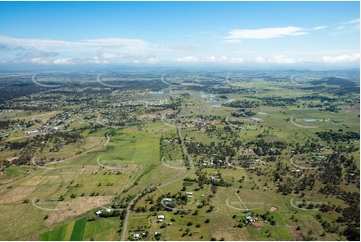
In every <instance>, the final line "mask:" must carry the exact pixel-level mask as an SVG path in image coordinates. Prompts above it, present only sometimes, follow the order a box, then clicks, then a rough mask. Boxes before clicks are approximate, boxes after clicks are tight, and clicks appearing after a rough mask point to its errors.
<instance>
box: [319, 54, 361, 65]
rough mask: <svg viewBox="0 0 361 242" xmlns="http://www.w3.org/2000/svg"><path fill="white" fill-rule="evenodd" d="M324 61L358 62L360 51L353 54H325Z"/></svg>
mask: <svg viewBox="0 0 361 242" xmlns="http://www.w3.org/2000/svg"><path fill="white" fill-rule="evenodd" d="M322 61H323V62H326V63H344V62H356V61H360V53H354V54H352V55H339V56H334V57H332V56H324V57H323V58H322Z"/></svg>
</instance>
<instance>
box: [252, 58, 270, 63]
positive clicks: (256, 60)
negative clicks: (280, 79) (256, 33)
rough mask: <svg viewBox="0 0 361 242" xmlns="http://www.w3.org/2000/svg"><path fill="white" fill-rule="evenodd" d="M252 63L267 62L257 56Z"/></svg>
mask: <svg viewBox="0 0 361 242" xmlns="http://www.w3.org/2000/svg"><path fill="white" fill-rule="evenodd" d="M254 61H255V62H257V63H266V62H267V61H266V60H265V59H264V58H263V57H262V56H258V57H257V58H256V59H255V60H254Z"/></svg>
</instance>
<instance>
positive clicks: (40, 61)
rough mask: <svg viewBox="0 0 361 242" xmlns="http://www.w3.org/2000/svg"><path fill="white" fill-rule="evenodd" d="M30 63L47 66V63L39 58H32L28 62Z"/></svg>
mask: <svg viewBox="0 0 361 242" xmlns="http://www.w3.org/2000/svg"><path fill="white" fill-rule="evenodd" d="M30 62H31V63H34V64H48V63H49V61H48V60H46V59H43V58H41V57H36V58H32V59H31V60H30Z"/></svg>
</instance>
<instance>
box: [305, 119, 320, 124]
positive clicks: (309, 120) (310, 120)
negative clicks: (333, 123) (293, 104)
mask: <svg viewBox="0 0 361 242" xmlns="http://www.w3.org/2000/svg"><path fill="white" fill-rule="evenodd" d="M304 121H305V122H307V123H309V122H317V119H312V118H311V119H304Z"/></svg>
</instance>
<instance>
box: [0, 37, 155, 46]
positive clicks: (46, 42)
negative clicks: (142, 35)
mask: <svg viewBox="0 0 361 242" xmlns="http://www.w3.org/2000/svg"><path fill="white" fill-rule="evenodd" d="M0 44H1V45H8V46H23V47H24V46H25V47H34V48H36V49H49V48H50V49H51V48H61V49H63V50H64V49H66V50H73V49H79V48H118V49H125V50H144V49H146V48H147V47H148V46H149V43H147V42H146V41H144V40H141V39H124V38H104V39H85V40H79V41H64V40H54V39H26V38H13V37H9V36H3V35H0Z"/></svg>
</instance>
